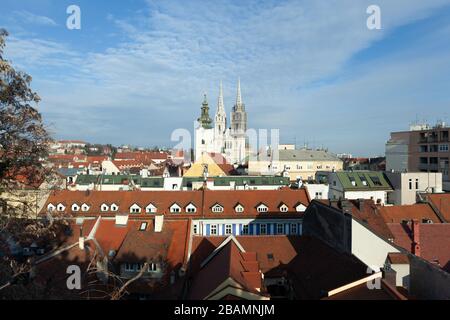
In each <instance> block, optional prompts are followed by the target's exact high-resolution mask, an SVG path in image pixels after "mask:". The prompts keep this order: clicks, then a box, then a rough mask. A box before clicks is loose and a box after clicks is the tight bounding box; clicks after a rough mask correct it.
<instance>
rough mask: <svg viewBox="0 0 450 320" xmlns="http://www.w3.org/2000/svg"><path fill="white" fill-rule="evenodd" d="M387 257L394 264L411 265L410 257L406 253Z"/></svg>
mask: <svg viewBox="0 0 450 320" xmlns="http://www.w3.org/2000/svg"><path fill="white" fill-rule="evenodd" d="M387 257H388V259H389V261H390V262H391V263H392V264H409V258H408V255H407V254H405V253H400V252H391V253H389V254H388V256H387Z"/></svg>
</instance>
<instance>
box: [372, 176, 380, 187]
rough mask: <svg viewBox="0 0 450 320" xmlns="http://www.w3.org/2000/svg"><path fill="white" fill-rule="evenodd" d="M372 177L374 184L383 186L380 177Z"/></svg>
mask: <svg viewBox="0 0 450 320" xmlns="http://www.w3.org/2000/svg"><path fill="white" fill-rule="evenodd" d="M370 179H372V182H373V184H374V185H376V186H381V185H382V184H381V181H380V178H379V177H377V176H371V177H370Z"/></svg>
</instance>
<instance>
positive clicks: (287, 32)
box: [10, 0, 450, 154]
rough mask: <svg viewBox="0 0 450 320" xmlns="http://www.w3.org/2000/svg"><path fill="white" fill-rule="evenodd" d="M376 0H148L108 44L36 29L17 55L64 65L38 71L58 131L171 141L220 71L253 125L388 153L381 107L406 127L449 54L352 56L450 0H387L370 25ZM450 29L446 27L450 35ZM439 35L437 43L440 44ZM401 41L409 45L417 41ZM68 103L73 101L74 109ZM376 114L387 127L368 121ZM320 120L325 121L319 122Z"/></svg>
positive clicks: (18, 43)
mask: <svg viewBox="0 0 450 320" xmlns="http://www.w3.org/2000/svg"><path fill="white" fill-rule="evenodd" d="M372 2H373V1H366V0H364V1H358V2H357V3H355V1H353V0H341V1H327V2H322V1H264V2H261V1H256V0H248V1H229V0H217V1H196V0H192V1H183V2H180V1H148V2H147V3H148V7H147V8H146V9H145V10H141V11H140V12H138V13H135V14H133V15H128V16H118V15H117V14H114V15H113V14H108V15H107V16H106V20H107V21H108V22H109V23H111V22H113V23H114V26H115V27H116V28H117V30H119V31H118V32H117V33H120V34H121V37H120V39H121V40H120V41H119V42H118V43H117V44H116V45H114V46H109V47H108V48H106V49H105V50H88V51H87V52H81V51H74V50H73V49H72V48H71V47H70V46H69V45H66V44H61V43H60V42H56V41H49V40H42V39H37V38H31V39H14V40H13V41H12V42H11V44H12V45H11V48H10V54H11V56H12V57H13V58H14V59H15V60H18V62H19V63H20V64H21V65H23V66H24V67H25V68H26V67H27V65H28V66H29V67H32V68H33V69H34V70H38V69H39V68H42V69H45V68H48V66H49V65H51V66H53V67H54V68H60V69H61V73H60V74H59V75H56V73H51V74H45V73H43V74H40V78H36V77H35V79H36V84H37V86H38V89H39V91H40V93H41V95H42V97H43V103H42V106H43V110H44V112H45V113H46V114H47V115H48V117H49V121H50V122H53V123H54V124H55V130H56V132H58V133H59V134H60V135H65V136H69V135H71V134H72V132H73V128H76V130H75V131H76V132H75V133H73V134H78V133H79V132H86V133H87V132H90V133H93V136H92V137H89V136H85V137H83V138H86V139H88V140H99V141H108V142H116V143H122V142H131V143H136V144H143V145H149V144H150V145H154V144H158V143H160V144H166V145H167V144H168V140H169V137H170V133H171V131H172V130H173V129H175V128H178V127H187V128H190V127H191V126H192V121H193V119H195V118H196V116H197V114H198V112H199V105H200V102H201V94H202V92H203V91H204V90H206V91H208V93H209V97H210V104H211V105H212V106H211V107H212V108H211V109H212V110H214V104H215V101H216V94H217V91H218V82H219V80H221V79H222V80H223V81H224V87H225V90H226V92H225V94H226V96H225V100H226V101H225V102H226V106H227V109H228V111H229V110H230V108H231V105H232V104H233V102H234V97H235V93H234V90H235V85H236V84H235V82H236V79H237V77H238V76H240V77H241V81H242V87H243V95H244V100H245V102H246V104H247V110H248V112H249V121H250V126H252V127H265V128H274V127H278V128H281V130H282V131H281V134H282V138H284V139H286V140H287V139H291V138H292V137H293V136H296V137H297V139H298V141H302V140H303V139H311V138H312V137H314V138H313V139H316V140H317V143H319V141H320V144H325V145H328V146H332V147H333V149H334V151H350V152H354V153H358V152H360V153H364V152H366V153H372V154H373V153H380V152H381V151H382V148H383V143H384V140H385V138H384V137H385V136H387V134H388V131H389V130H390V129H389V127H388V125H387V124H386V123H387V121H386V120H379V121H378V120H376V117H377V115H378V114H392V117H390V119H392V121H391V124H390V125H391V128H392V126H394V124H395V123H396V124H397V126H396V127H395V128H394V129H398V126H399V125H402V124H404V125H405V126H406V125H407V122H408V121H409V120H410V119H406V118H405V112H404V111H405V110H406V109H405V108H406V107H405V106H407V105H409V106H414V108H415V109H414V110H417V109H419V102H418V100H417V97H415V98H413V97H412V96H411V95H410V94H409V93H408V90H409V89H410V88H415V89H414V90H416V92H417V88H422V90H423V94H425V93H424V92H425V91H427V90H429V87H430V83H433V81H435V80H433V79H436V81H445V80H446V79H447V80H448V76H447V78H445V77H446V74H447V75H448V74H450V66H449V65H448V64H446V63H445V59H444V60H442V58H443V57H445V56H446V55H447V56H448V54H449V53H450V51H443V52H441V53H440V54H439V52H433V49H430V50H431V52H429V51H430V50H427V47H425V48H421V50H422V52H421V54H423V55H424V56H427V57H428V58H429V59H435V60H433V61H432V62H430V64H429V66H431V65H432V66H433V68H430V69H428V68H427V62H428V60H427V59H425V60H424V59H423V56H420V54H419V56H417V55H414V54H411V53H409V54H406V53H405V52H400V53H399V52H397V56H392V57H389V58H387V57H385V56H380V59H382V61H381V62H379V61H376V59H372V60H371V61H370V62H366V63H364V62H363V63H362V64H361V65H360V66H358V67H355V66H351V65H350V66H349V63H350V64H351V61H352V58H354V57H355V55H356V54H358V53H360V52H362V51H365V50H368V49H369V48H371V47H372V46H374V45H376V44H377V43H380V42H382V41H383V39H386V38H388V37H389V36H390V35H391V34H392V33H394V32H395V30H396V29H398V28H399V27H402V26H407V25H409V24H411V23H413V22H417V21H420V20H421V19H425V18H427V17H429V16H430V15H432V14H433V13H434V12H436V11H437V10H438V9H440V8H442V7H443V6H445V5H447V4H449V3H450V1H448V0H430V1H419V0H408V1H407V0H398V1H395V2H394V1H389V0H379V1H377V2H378V4H379V5H380V7H381V8H382V23H383V30H381V31H369V30H368V29H367V28H366V18H367V14H366V8H367V6H368V5H369V4H372ZM105 15H106V14H105ZM448 28H449V24H447V26H444V27H443V29H442V31H440V32H441V33H443V34H447V33H446V32H448ZM445 30H447V31H445ZM438 31H439V30H436V32H438ZM80 32H89V31H85V29H82V30H81V31H80ZM108 32H111V30H109V31H108ZM432 37H433V35H429V39H428V40H430V39H431V38H432ZM434 37H435V39H433V42H432V43H433V44H434V45H436V44H438V43H442V41H441V40H439V37H436V36H434ZM430 41H431V40H430ZM439 41H440V42H439ZM63 43H64V42H63ZM430 43H431V42H430ZM404 45H405V47H408V50H409V45H410V44H408V43H405V44H404ZM430 48H431V46H430ZM416 49H420V47H417V48H416ZM33 51H34V52H33ZM430 53H435V54H430ZM382 54H383V55H389V52H383V53H382ZM374 60H375V61H374ZM67 70H70V72H67ZM446 71H449V72H446ZM421 74H426V75H427V77H428V82H427V83H424V82H423V81H422V78H421ZM374 91H375V92H376V93H373V92H374ZM421 92H422V91H421ZM374 96H375V98H376V99H375V98H374ZM430 98H431V97H430ZM421 99H423V97H421ZM441 100H442V101H444V102H445V98H443V99H441ZM449 100H450V99H449V98H448V97H447V100H446V101H447V102H449ZM366 102H369V103H366ZM444 102H442V103H444ZM434 103H436V105H437V108H436V109H434V111H433V112H435V113H439V112H440V110H439V107H440V106H442V105H443V104H439V103H438V102H436V101H435V102H434ZM395 106H397V107H398V106H400V107H399V108H400V109H398V110H403V111H402V112H397V111H396V110H397V109H395ZM65 110H71V111H70V112H71V113H70V114H71V115H70V116H68V117H66V118H65V116H64V114H65V112H66V111H65ZM429 110H430V109H429ZM430 112H432V111H431V110H430ZM361 113H365V115H361ZM347 114H348V115H349V116H348V118H347V116H346V115H347ZM324 115H326V117H325V118H324ZM64 119H65V120H64ZM308 119H309V120H308ZM333 119H340V121H341V122H340V123H341V124H342V123H346V121H349V122H350V121H354V123H357V124H358V125H357V126H356V128H359V129H358V130H361V132H359V131H358V134H356V136H358V137H361V139H364V138H366V139H372V138H375V137H376V138H377V139H378V140H377V143H376V144H367V143H361V144H355V143H352V142H351V140H349V139H351V136H352V134H353V135H354V137H355V130H353V131H351V130H350V129H348V128H355V126H350V127H345V126H344V127H340V128H337V127H336V125H335V124H333ZM373 119H375V120H373ZM55 120H56V121H55ZM376 121H378V122H377V123H378V125H377V126H376V128H377V129H378V130H377V131H376V132H378V133H379V134H378V135H374V132H375V131H374V130H367V127H368V125H369V124H371V125H373V123H374V122H376ZM319 122H320V123H323V124H324V125H321V126H319V127H318V126H317V124H318V123H319ZM69 123H72V125H69ZM83 124H85V126H86V130H83V129H82V128H83ZM92 126H95V130H94V129H93V128H92ZM124 127H126V128H127V130H117V128H124ZM128 129H129V130H128ZM347 129H348V130H347ZM336 130H338V131H339V132H338V133H339V134H336ZM94 133H95V134H94ZM335 137H336V138H335ZM158 141H159V142H158Z"/></svg>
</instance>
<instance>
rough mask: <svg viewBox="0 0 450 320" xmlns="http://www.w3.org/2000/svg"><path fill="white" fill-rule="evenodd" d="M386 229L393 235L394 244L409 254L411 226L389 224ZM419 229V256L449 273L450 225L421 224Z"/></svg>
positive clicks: (411, 244)
mask: <svg viewBox="0 0 450 320" xmlns="http://www.w3.org/2000/svg"><path fill="white" fill-rule="evenodd" d="M388 227H389V229H390V230H391V232H392V234H393V235H394V243H395V244H397V245H398V246H401V247H403V248H404V249H406V250H408V251H409V252H411V251H412V246H413V235H412V228H411V224H405V223H403V224H402V223H389V224H388ZM419 228H420V232H419V246H420V256H421V257H422V258H424V259H426V260H428V261H429V262H431V263H435V264H438V265H439V266H440V267H441V268H443V269H444V270H446V271H447V272H450V224H447V223H445V224H444V223H443V224H428V223H421V224H419Z"/></svg>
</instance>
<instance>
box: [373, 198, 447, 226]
mask: <svg viewBox="0 0 450 320" xmlns="http://www.w3.org/2000/svg"><path fill="white" fill-rule="evenodd" d="M379 212H380V214H381V216H382V217H383V219H384V221H386V223H400V222H402V221H404V220H419V221H422V220H423V219H427V220H431V221H433V222H434V223H439V222H441V221H440V220H439V217H438V216H437V215H436V213H435V212H434V211H433V209H432V208H431V207H430V205H428V204H424V203H421V204H413V205H406V206H380V207H379Z"/></svg>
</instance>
